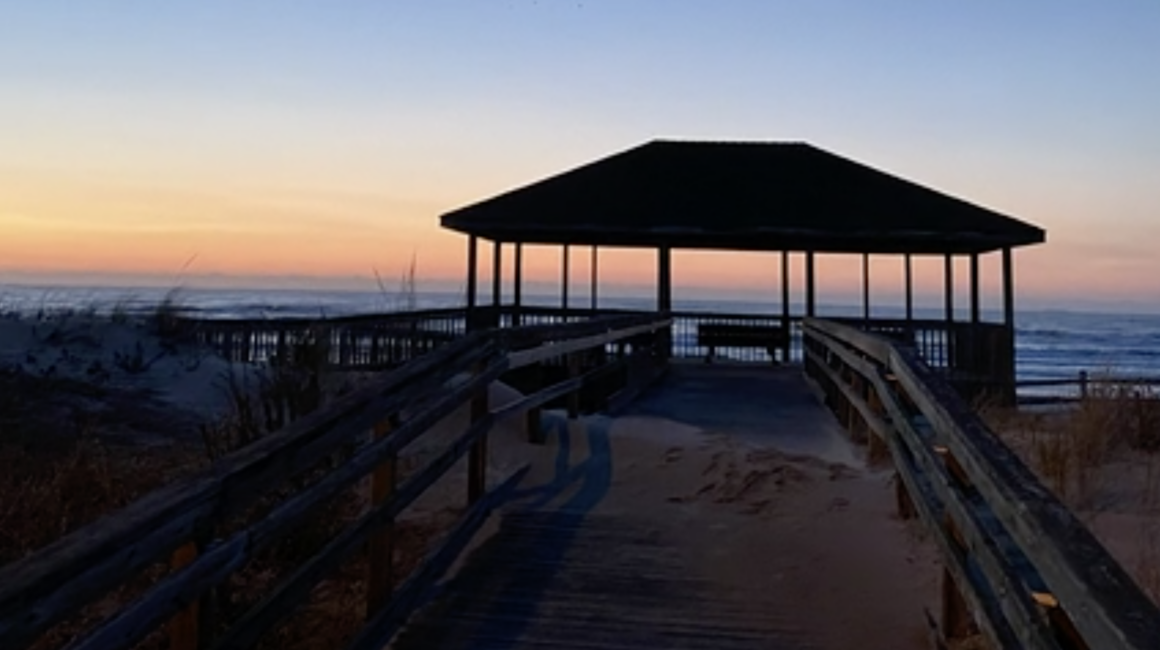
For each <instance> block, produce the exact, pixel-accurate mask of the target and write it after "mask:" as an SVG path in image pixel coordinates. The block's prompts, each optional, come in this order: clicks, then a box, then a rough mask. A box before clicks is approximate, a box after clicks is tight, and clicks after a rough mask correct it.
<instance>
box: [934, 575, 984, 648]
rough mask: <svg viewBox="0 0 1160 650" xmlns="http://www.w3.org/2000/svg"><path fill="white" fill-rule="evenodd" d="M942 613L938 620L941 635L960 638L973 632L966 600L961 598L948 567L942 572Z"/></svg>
mask: <svg viewBox="0 0 1160 650" xmlns="http://www.w3.org/2000/svg"><path fill="white" fill-rule="evenodd" d="M941 591H942V615H941V617H940V618H941V620H940V621H939V622H940V623H941V626H942V631H943V635H944V636H945V637H946V638H947V639H962V638H965V637H968V636H970V635H971V634H973V633H974V632H975V621H974V619H973V618H972V617H971V611H970V608H969V607H968V606H967V600H966V599H965V598H963V594H962V592H960V591H959V586H958V585H957V584H956V583H955V579H954V577H953V576H951V571H950V569H947V568H945V567H944V568H943V572H942V589H941Z"/></svg>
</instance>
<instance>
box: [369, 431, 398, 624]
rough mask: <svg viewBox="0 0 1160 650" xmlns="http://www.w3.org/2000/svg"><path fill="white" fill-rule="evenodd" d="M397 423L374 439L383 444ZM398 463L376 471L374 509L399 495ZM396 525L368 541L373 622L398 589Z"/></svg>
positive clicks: (391, 461)
mask: <svg viewBox="0 0 1160 650" xmlns="http://www.w3.org/2000/svg"><path fill="white" fill-rule="evenodd" d="M392 424H393V422H392V421H391V420H390V419H388V420H384V421H383V422H380V423H379V424H377V425H375V430H374V438H375V440H381V439H382V438H385V437H386V436H388V435H389V434H390V432H391V429H392V428H393V427H392ZM397 476H398V459H397V458H396V456H395V455H394V454H392V455H391V456H390V457H388V458H387V459H386V460H385V461H383V463H382V464H381V465H379V466H378V467H376V468H375V471H374V474H372V475H371V486H370V487H371V499H370V507H372V508H373V507H375V506H376V505H378V504H380V503H382V502H384V501H386V500H387V499H389V498H390V497H391V495H392V494H394V493H395V484H396V481H397ZM394 554H395V522H394V520H392V521H390V522H388V523H387V524H386V525H385V526H383V528H382V530H381V531H379V532H378V533H375V534H374V535H373V536H372V537H371V538H370V539H369V540H368V541H367V605H366V606H367V610H366V617H367V619H368V620H369V619H371V618H373V617H374V615H375V614H377V613H378V612H379V610H381V609H382V608H383V605H384V604H386V602H387V600H388V599H389V598H390V596H391V591H392V589H393V588H394Z"/></svg>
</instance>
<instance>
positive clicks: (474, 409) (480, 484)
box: [467, 366, 490, 505]
mask: <svg viewBox="0 0 1160 650" xmlns="http://www.w3.org/2000/svg"><path fill="white" fill-rule="evenodd" d="M482 369H483V367H482V366H478V367H477V368H476V372H477V373H478V372H479V371H481V370H482ZM487 393H488V387H487V386H483V387H481V388H480V389H479V392H477V393H476V394H475V397H473V398H471V423H472V424H475V423H476V422H479V421H480V420H482V419H484V418H486V417H487V415H488V412H489V410H490V406H489V405H488V398H487ZM486 493H487V434H484V435H482V436H480V437H479V439H478V440H476V442H475V444H473V445H472V446H471V451H470V452H468V456H467V503H468V505H471V504H474V503H475V502H476V501H479V500H480V499H481V498H483V495H484V494H486Z"/></svg>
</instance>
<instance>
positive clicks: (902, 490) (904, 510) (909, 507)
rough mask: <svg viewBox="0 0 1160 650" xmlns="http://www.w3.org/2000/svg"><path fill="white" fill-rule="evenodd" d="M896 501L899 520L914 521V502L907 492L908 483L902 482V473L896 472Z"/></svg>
mask: <svg viewBox="0 0 1160 650" xmlns="http://www.w3.org/2000/svg"><path fill="white" fill-rule="evenodd" d="M894 499H895V503H896V505H897V507H898V518H899V519H903V520H906V519H913V518H914V516H915V514H916V513H915V509H914V501H912V500H911V498H910V493H909V492H907V491H906V482H905V481H903V480H902V472H901V471H897V470H896V471H895V472H894Z"/></svg>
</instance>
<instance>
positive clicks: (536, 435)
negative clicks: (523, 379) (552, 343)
mask: <svg viewBox="0 0 1160 650" xmlns="http://www.w3.org/2000/svg"><path fill="white" fill-rule="evenodd" d="M529 374H530V375H531V376H532V386H533V387H534V388H533V391H536V390H540V389H541V388H543V387H544V386H543V384H544V367H543V365H542V364H540V363H535V364H533V365H532V366H531V368H529ZM542 412H543V409H541V408H540V407H539V406H535V407H532V408H530V409H528V413H527V416H526V417H527V422H526V425H527V430H528V442H530V443H532V444H533V445H542V444H544V429H543V421H542V418H541V414H542Z"/></svg>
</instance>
